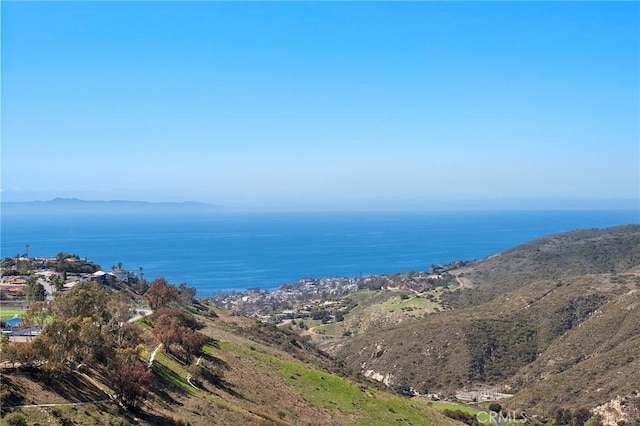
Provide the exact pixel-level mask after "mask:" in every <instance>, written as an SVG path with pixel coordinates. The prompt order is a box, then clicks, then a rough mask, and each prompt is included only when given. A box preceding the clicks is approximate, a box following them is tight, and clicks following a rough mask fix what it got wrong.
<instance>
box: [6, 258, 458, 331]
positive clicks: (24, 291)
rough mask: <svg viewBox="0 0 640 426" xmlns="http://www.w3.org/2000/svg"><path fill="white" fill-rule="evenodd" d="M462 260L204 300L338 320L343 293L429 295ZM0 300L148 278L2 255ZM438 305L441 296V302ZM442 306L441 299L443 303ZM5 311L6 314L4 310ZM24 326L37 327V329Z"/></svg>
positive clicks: (18, 301) (21, 302)
mask: <svg viewBox="0 0 640 426" xmlns="http://www.w3.org/2000/svg"><path fill="white" fill-rule="evenodd" d="M464 264H465V262H460V261H457V262H452V263H450V264H447V265H432V266H431V267H430V268H429V269H428V270H426V271H422V272H405V273H398V274H392V275H367V276H359V277H334V278H309V277H305V278H302V279H300V280H299V281H297V282H293V283H288V284H284V285H282V286H280V287H278V288H277V289H275V290H265V289H260V288H249V289H246V290H242V291H230V292H220V293H216V294H214V295H212V296H210V297H208V298H207V299H206V300H207V302H208V303H210V304H211V305H213V306H216V307H220V308H224V309H227V310H230V311H232V312H237V313H240V314H242V315H247V316H252V317H254V318H257V319H259V320H261V321H263V322H269V323H274V324H282V323H286V322H289V321H291V320H294V321H295V320H296V319H301V320H305V319H314V320H321V321H322V324H327V323H331V322H341V321H342V319H343V318H344V315H345V314H346V313H348V312H349V310H350V309H352V308H353V307H354V303H353V301H351V300H350V299H349V298H348V297H345V296H346V295H349V294H352V293H356V292H358V291H360V290H370V291H397V292H406V293H407V294H411V295H413V296H421V295H423V296H425V297H428V298H430V299H432V300H433V298H432V290H434V289H437V288H441V289H445V291H446V289H448V288H452V287H455V286H456V279H455V277H454V276H453V275H451V274H449V273H448V271H449V270H451V269H454V268H457V267H460V266H461V265H464ZM0 268H1V269H0V273H1V275H0V306H2V309H3V311H5V313H7V312H13V310H15V311H16V312H19V311H24V310H26V309H27V308H28V306H29V304H30V303H32V302H44V301H51V300H53V299H54V298H55V295H56V293H59V292H66V291H69V290H71V289H73V288H74V287H75V286H76V285H78V284H79V283H81V282H84V281H92V282H96V283H98V284H101V285H105V286H108V287H111V288H121V287H122V285H125V286H126V287H129V288H131V289H132V290H133V292H135V293H138V294H142V293H144V290H145V286H147V285H148V284H147V281H146V280H145V279H144V270H143V268H142V267H140V268H139V270H138V272H137V273H135V272H132V271H129V270H127V269H125V268H124V267H123V265H122V263H121V262H119V263H117V264H115V265H112V266H111V270H109V271H104V270H103V269H102V267H101V266H100V265H97V264H95V263H94V262H93V261H91V260H89V259H87V258H86V257H80V256H78V255H76V254H68V253H58V254H57V255H55V256H51V257H29V256H28V254H24V255H16V256H14V257H6V258H5V259H3V260H2V262H1V264H0ZM440 304H441V305H443V303H442V302H440ZM444 306H446V304H445V305H444ZM5 316H6V315H5ZM2 321H3V322H2V323H0V326H2V327H3V332H5V333H6V334H13V335H22V334H24V333H25V327H26V324H25V323H24V322H23V320H22V319H21V317H20V315H18V314H16V315H14V316H13V317H11V318H4V319H3V320H2ZM26 332H29V333H36V334H37V333H38V332H39V330H37V329H31V328H30V329H28V330H26Z"/></svg>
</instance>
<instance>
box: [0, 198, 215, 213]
mask: <svg viewBox="0 0 640 426" xmlns="http://www.w3.org/2000/svg"><path fill="white" fill-rule="evenodd" d="M223 210H224V208H223V207H221V206H218V205H214V204H206V203H198V202H194V201H183V202H147V201H125V200H110V201H104V200H80V199H78V198H55V199H53V200H49V201H24V202H3V203H2V213H3V214H22V215H24V214H28V215H38V214H46V215H50V214H169V213H171V214H175V213H183V214H190V213H212V212H220V211H223Z"/></svg>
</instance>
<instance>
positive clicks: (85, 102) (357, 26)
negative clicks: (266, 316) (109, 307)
mask: <svg viewBox="0 0 640 426" xmlns="http://www.w3.org/2000/svg"><path fill="white" fill-rule="evenodd" d="M1 7H2V147H1V149H2V151H1V154H2V173H1V177H2V198H3V201H25V200H46V199H51V198H54V197H78V198H84V199H107V200H111V199H127V200H146V201H183V200H193V201H201V202H209V203H214V204H220V205H224V206H227V207H230V208H247V209H306V210H344V209H360V210H362V209H365V210H367V209H368V210H388V209H441V208H465V209H473V208H584V207H602V208H610V207H636V208H637V206H638V199H639V198H640V195H639V194H640V5H639V4H638V3H637V2H629V3H611V2H608V3H591V2H569V3H556V2H533V3H521V2H505V3H503V2H487V3H458V2H452V3H440V2H421V3H418V2H403V3H392V2H370V3H369V2H355V3H354V2H349V3H340V2H338V3H324V2H322V3H295V2H294V3H291V2H276V3H255V2H251V3H248V2H247V3H243V2H238V3H236V2H231V3H227V2H222V3H220V2H189V3H177V2H160V3H151V2H133V3H132V2H99V3H96V2H59V3H57V2H2V6H1Z"/></svg>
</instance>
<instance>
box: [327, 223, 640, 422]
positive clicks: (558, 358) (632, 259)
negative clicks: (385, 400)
mask: <svg viewBox="0 0 640 426" xmlns="http://www.w3.org/2000/svg"><path fill="white" fill-rule="evenodd" d="M448 273H450V274H452V275H453V276H455V277H457V278H458V279H459V280H460V281H462V282H464V283H465V287H464V288H460V287H459V288H458V289H456V290H454V291H453V292H450V293H448V294H447V296H446V300H447V301H448V302H449V303H450V304H451V305H452V306H453V308H452V309H450V310H447V311H443V312H440V313H438V314H436V315H426V316H424V317H422V318H416V319H413V320H409V321H403V322H400V323H398V324H394V325H392V326H390V327H385V328H381V329H378V330H376V332H375V333H362V334H357V335H354V336H350V337H349V338H347V339H343V340H341V341H339V342H338V343H337V344H336V346H337V352H338V355H339V357H340V358H341V359H343V360H344V362H345V363H346V364H347V365H349V366H351V367H352V368H353V369H355V370H357V371H361V372H362V373H365V374H368V375H370V376H375V377H381V378H382V377H384V378H385V379H386V382H387V383H388V384H389V385H390V386H393V387H395V388H397V389H409V388H412V389H416V390H418V391H419V392H421V393H429V392H436V391H437V392H440V393H445V394H446V393H455V392H456V391H459V390H461V389H464V388H474V387H478V386H480V387H481V386H487V385H492V386H496V387H498V388H499V389H502V390H505V391H507V392H509V393H511V394H515V396H514V397H513V398H511V399H510V400H508V401H507V402H506V404H508V406H510V407H523V408H526V409H527V410H532V411H533V412H538V413H540V414H546V415H549V414H550V413H552V412H553V410H554V409H556V408H558V407H569V408H576V409H577V408H579V407H587V408H594V407H596V406H598V405H600V404H603V403H606V402H608V401H609V400H611V399H612V397H614V396H615V395H630V394H634V393H635V392H638V391H639V390H640V389H639V385H638V384H640V353H639V352H638V348H640V328H639V325H638V324H640V309H638V306H640V226H637V225H630V226H623V227H615V228H610V229H605V230H581V231H574V232H569V233H563V234H557V235H552V236H549V237H545V238H542V239H539V240H536V241H533V242H531V243H527V244H524V245H522V246H519V247H516V248H513V249H511V250H507V251H505V252H503V253H500V254H498V255H496V256H492V257H490V258H488V259H484V260H481V261H478V262H472V263H470V264H468V265H465V266H463V267H460V268H454V269H452V270H450V271H448ZM347 317H348V315H347Z"/></svg>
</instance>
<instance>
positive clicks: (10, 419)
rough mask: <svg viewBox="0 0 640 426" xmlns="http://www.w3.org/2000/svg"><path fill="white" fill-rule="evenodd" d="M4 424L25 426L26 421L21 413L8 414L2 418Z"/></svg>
mask: <svg viewBox="0 0 640 426" xmlns="http://www.w3.org/2000/svg"><path fill="white" fill-rule="evenodd" d="M4 424H6V425H7V426H27V419H25V417H24V414H22V413H10V414H7V415H6V416H5V417H4Z"/></svg>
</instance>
